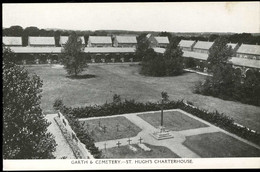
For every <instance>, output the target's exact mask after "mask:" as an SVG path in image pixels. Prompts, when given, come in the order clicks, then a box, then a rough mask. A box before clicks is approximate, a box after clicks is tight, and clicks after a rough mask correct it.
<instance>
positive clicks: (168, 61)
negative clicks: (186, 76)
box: [164, 37, 183, 76]
mask: <svg viewBox="0 0 260 172" xmlns="http://www.w3.org/2000/svg"><path fill="white" fill-rule="evenodd" d="M178 43H179V42H178V40H177V38H175V37H173V38H172V39H171V42H170V44H169V45H168V47H167V48H166V50H165V53H164V60H165V65H166V66H165V67H166V75H167V76H173V75H180V74H182V73H183V57H182V54H183V52H182V50H181V49H180V47H179V46H178Z"/></svg>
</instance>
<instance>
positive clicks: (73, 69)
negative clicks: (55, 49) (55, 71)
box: [61, 32, 87, 76]
mask: <svg viewBox="0 0 260 172" xmlns="http://www.w3.org/2000/svg"><path fill="white" fill-rule="evenodd" d="M61 61H62V64H63V65H64V68H65V69H66V71H67V73H68V74H69V75H74V76H77V75H78V74H79V73H81V72H83V71H84V69H85V68H86V67H87V61H86V58H85V57H84V46H83V45H82V40H81V39H80V38H79V37H78V35H77V34H76V33H75V32H73V33H72V34H71V35H70V36H69V39H68V41H67V43H66V44H65V45H64V47H63V50H62V54H61Z"/></svg>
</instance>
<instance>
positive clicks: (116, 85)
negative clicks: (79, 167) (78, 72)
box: [26, 64, 260, 131]
mask: <svg viewBox="0 0 260 172" xmlns="http://www.w3.org/2000/svg"><path fill="white" fill-rule="evenodd" d="M26 69H28V71H29V72H30V73H36V74H37V75H39V76H40V77H41V79H42V80H43V93H42V103H41V107H42V109H43V111H44V112H45V113H53V112H54V110H53V108H52V104H53V102H54V100H55V99H56V98H61V99H63V102H64V104H65V105H67V106H73V107H78V106H86V105H94V104H103V103H105V102H106V101H107V102H111V101H112V97H113V95H114V94H119V95H121V98H122V99H135V100H136V101H142V102H146V101H153V102H155V101H158V100H160V96H161V92H162V91H166V92H167V93H168V95H169V98H170V99H171V100H181V99H185V100H187V101H191V102H193V103H194V105H195V106H198V107H200V108H203V109H207V110H209V111H215V110H218V111H219V112H221V113H225V114H226V115H229V116H230V117H232V118H233V119H234V120H235V121H236V122H238V123H240V124H242V125H244V126H247V127H249V128H251V129H254V130H257V131H260V107H257V106H252V105H246V104H242V103H239V102H233V101H225V100H221V99H219V98H214V97H210V96H203V95H198V94H194V93H193V92H192V90H193V88H194V85H195V83H196V82H197V81H199V80H203V79H204V78H205V76H202V75H198V74H195V73H185V74H183V75H181V76H176V77H147V76H142V75H140V74H139V73H138V70H139V66H138V65H131V66H130V65H129V64H115V65H114V64H113V65H106V64H100V65H89V68H88V69H87V71H86V72H84V73H82V74H83V75H86V74H88V75H89V76H91V77H86V78H85V79H84V77H83V78H81V79H72V78H68V77H66V71H65V70H64V69H63V68H54V67H52V66H49V65H40V66H37V65H34V66H26Z"/></svg>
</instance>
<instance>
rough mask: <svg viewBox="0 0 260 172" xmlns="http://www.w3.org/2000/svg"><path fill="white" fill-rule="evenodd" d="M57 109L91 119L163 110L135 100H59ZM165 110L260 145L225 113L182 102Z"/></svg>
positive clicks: (169, 104)
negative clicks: (96, 102) (84, 102)
mask: <svg viewBox="0 0 260 172" xmlns="http://www.w3.org/2000/svg"><path fill="white" fill-rule="evenodd" d="M55 104H56V106H54V107H55V108H56V109H60V110H62V111H63V112H64V113H65V114H66V113H70V114H73V116H74V117H75V118H89V117H99V116H111V115H118V114H125V113H136V112H146V111H157V110H160V109H161V106H162V105H161V103H152V102H146V103H141V102H136V101H135V100H125V101H123V102H122V101H121V102H116V103H115V102H112V103H105V104H103V105H94V106H86V107H77V108H71V107H66V106H64V105H63V103H62V101H61V100H57V101H56V103H54V105H55ZM163 106H164V109H181V110H183V111H186V112H188V113H190V114H192V115H194V116H197V117H199V118H201V119H203V120H205V121H207V122H209V123H211V124H213V125H216V126H218V127H220V128H222V129H224V130H226V131H228V132H230V133H233V134H236V135H238V136H240V137H242V138H244V139H246V140H249V141H251V142H253V143H255V144H257V145H260V134H259V133H258V132H256V131H252V130H250V129H249V128H247V127H243V126H239V125H237V124H236V123H234V120H233V119H232V118H230V117H228V116H226V115H224V114H223V113H219V112H218V111H215V112H208V111H206V110H203V109H199V108H197V107H194V106H192V105H190V104H187V103H184V102H183V100H181V101H177V102H175V101H168V102H165V103H164V104H163Z"/></svg>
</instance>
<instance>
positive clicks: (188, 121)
mask: <svg viewBox="0 0 260 172" xmlns="http://www.w3.org/2000/svg"><path fill="white" fill-rule="evenodd" d="M138 116H139V117H140V118H142V119H143V120H145V121H146V122H148V123H149V124H151V125H152V126H154V127H156V128H157V127H158V126H160V125H161V122H160V121H161V113H149V114H141V115H138ZM163 125H164V127H165V128H166V129H168V130H172V131H181V130H188V129H195V128H201V127H208V125H206V124H204V123H202V122H200V121H197V120H195V119H193V118H191V117H189V116H187V115H185V114H183V113H181V112H164V113H163Z"/></svg>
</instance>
